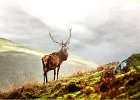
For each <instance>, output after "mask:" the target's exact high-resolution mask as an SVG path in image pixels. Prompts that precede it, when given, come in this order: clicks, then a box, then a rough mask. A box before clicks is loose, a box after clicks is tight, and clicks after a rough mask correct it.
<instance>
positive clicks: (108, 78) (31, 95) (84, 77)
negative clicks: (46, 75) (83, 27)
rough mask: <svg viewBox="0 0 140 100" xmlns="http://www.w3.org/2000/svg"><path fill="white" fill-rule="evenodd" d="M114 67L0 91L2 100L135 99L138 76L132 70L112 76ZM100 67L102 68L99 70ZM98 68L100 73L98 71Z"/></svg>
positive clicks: (139, 90)
mask: <svg viewBox="0 0 140 100" xmlns="http://www.w3.org/2000/svg"><path fill="white" fill-rule="evenodd" d="M115 66H116V65H115V64H114V65H110V66H108V67H106V66H100V67H99V68H98V69H97V70H92V71H89V72H84V73H82V72H80V73H77V75H76V73H75V74H74V75H71V76H69V77H63V78H61V79H59V80H56V81H50V82H49V83H46V84H45V85H43V84H40V83H37V82H34V83H29V84H26V85H25V86H23V87H18V88H17V87H16V88H14V89H11V90H10V91H9V92H3V93H2V92H0V98H1V99H37V98H40V99H69V100H70V99H73V100H74V99H138V98H140V87H139V86H140V74H139V73H136V71H135V70H134V69H133V67H132V68H130V70H129V71H128V72H126V73H119V74H117V75H115V74H113V71H112V69H113V68H114V67H115ZM101 67H102V68H101ZM99 69H100V70H99Z"/></svg>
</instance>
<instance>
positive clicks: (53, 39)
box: [49, 32, 59, 43]
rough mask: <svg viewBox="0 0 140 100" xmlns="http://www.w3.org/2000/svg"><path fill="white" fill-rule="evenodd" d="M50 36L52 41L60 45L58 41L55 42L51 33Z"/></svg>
mask: <svg viewBox="0 0 140 100" xmlns="http://www.w3.org/2000/svg"><path fill="white" fill-rule="evenodd" d="M49 35H50V37H51V39H52V40H53V41H54V42H55V43H59V42H57V41H55V40H54V38H53V37H52V35H51V33H50V32H49Z"/></svg>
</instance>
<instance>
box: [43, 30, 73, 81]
mask: <svg viewBox="0 0 140 100" xmlns="http://www.w3.org/2000/svg"><path fill="white" fill-rule="evenodd" d="M71 30H72V29H69V31H70V36H69V38H68V40H67V41H66V42H63V41H62V42H57V41H55V40H54V38H53V37H52V35H51V33H50V32H49V35H50V38H51V39H52V40H53V41H54V42H55V43H58V44H60V45H61V49H60V51H58V52H53V53H52V54H49V55H45V56H43V57H42V64H43V71H44V83H45V82H48V78H47V73H48V71H50V70H54V80H55V75H56V68H57V79H58V74H59V69H60V65H61V64H62V62H63V61H66V60H67V58H68V52H67V49H68V47H67V44H69V43H70V38H71Z"/></svg>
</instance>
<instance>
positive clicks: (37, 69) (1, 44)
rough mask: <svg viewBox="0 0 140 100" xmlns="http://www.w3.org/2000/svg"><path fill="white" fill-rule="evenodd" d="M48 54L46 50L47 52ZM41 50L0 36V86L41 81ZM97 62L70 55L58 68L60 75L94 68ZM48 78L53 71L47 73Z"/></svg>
mask: <svg viewBox="0 0 140 100" xmlns="http://www.w3.org/2000/svg"><path fill="white" fill-rule="evenodd" d="M47 54H48V52H47ZM43 55H44V53H43V52H40V51H38V50H35V49H32V48H29V47H26V46H23V45H20V44H17V43H15V42H12V41H10V40H7V39H3V38H0V80H1V81H0V87H1V89H9V88H12V86H13V85H19V86H20V85H24V84H25V83H26V82H29V81H39V82H42V81H43V72H42V63H41V57H42V56H43ZM97 66H98V64H96V63H94V62H91V61H87V60H85V59H83V58H80V57H76V56H70V57H69V58H68V60H67V61H66V62H64V63H63V64H62V66H61V68H60V74H59V76H60V77H63V76H67V75H70V74H72V73H75V72H76V71H81V72H83V71H87V70H90V69H94V68H96V67H97ZM48 78H49V80H51V79H52V78H53V72H52V71H51V72H49V74H48Z"/></svg>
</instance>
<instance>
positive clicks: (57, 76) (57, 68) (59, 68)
mask: <svg viewBox="0 0 140 100" xmlns="http://www.w3.org/2000/svg"><path fill="white" fill-rule="evenodd" d="M59 69H60V66H59V67H57V79H58V74H59Z"/></svg>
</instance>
